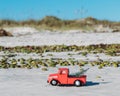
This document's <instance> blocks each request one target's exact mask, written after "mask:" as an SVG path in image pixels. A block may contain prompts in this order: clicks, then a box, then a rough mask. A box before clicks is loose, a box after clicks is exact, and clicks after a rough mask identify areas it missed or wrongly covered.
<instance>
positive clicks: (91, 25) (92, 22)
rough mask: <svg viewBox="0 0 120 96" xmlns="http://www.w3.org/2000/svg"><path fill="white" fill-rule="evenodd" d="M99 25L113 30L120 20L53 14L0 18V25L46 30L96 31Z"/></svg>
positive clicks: (117, 27)
mask: <svg viewBox="0 0 120 96" xmlns="http://www.w3.org/2000/svg"><path fill="white" fill-rule="evenodd" d="M99 25H102V26H103V27H109V28H111V29H113V32H116V31H119V30H120V22H113V21H108V20H98V19H95V18H93V17H88V18H84V19H78V20H62V19H60V18H57V17H55V16H46V17H44V18H43V19H41V20H32V19H31V20H25V21H15V20H0V27H1V28H3V27H14V26H30V27H35V28H37V29H46V30H51V31H53V30H71V29H80V30H83V31H86V30H87V31H91V30H92V31H96V30H95V28H96V27H98V26H99Z"/></svg>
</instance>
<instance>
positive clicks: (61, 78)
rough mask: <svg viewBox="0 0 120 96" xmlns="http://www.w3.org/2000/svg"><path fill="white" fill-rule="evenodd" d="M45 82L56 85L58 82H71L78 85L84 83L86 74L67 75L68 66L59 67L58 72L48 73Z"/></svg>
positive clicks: (69, 83)
mask: <svg viewBox="0 0 120 96" xmlns="http://www.w3.org/2000/svg"><path fill="white" fill-rule="evenodd" d="M47 82H48V83H49V84H51V85H53V86H56V85H58V84H59V85H63V84H68V85H71V84H72V85H75V86H77V87H79V86H83V85H85V84H86V75H81V76H76V75H69V69H68V68H59V70H58V73H56V74H50V75H49V77H48V80H47Z"/></svg>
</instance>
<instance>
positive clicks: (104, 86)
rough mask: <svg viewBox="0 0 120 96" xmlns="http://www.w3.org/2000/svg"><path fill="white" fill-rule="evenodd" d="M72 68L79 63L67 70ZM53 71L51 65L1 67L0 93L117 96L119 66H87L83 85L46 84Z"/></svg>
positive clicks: (21, 95) (8, 95)
mask: <svg viewBox="0 0 120 96" xmlns="http://www.w3.org/2000/svg"><path fill="white" fill-rule="evenodd" d="M87 67H88V66H87ZM84 68H86V67H84ZM74 69H75V70H78V67H77V66H74V67H73V66H71V67H70V70H74ZM56 71H57V68H50V69H49V71H47V72H43V71H41V70H40V69H31V70H27V69H7V70H3V69H1V70H0V77H1V78H0V94H2V96H51V95H54V96H64V95H66V96H74V95H75V96H96V95H97V96H118V94H120V91H119V88H120V74H119V73H120V68H109V67H107V68H104V69H101V70H98V69H97V67H92V68H90V69H89V70H88V71H87V72H86V73H85V74H86V75H87V84H86V86H83V87H75V86H55V87H54V86H51V85H49V84H47V83H46V80H47V76H48V74H49V73H54V72H56ZM97 77H101V78H97Z"/></svg>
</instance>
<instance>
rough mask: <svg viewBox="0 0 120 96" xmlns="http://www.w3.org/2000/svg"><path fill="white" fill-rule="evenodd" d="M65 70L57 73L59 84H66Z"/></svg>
mask: <svg viewBox="0 0 120 96" xmlns="http://www.w3.org/2000/svg"><path fill="white" fill-rule="evenodd" d="M67 75H68V74H67V72H66V70H62V71H61V73H60V75H59V80H60V83H61V84H67V77H68V76H67Z"/></svg>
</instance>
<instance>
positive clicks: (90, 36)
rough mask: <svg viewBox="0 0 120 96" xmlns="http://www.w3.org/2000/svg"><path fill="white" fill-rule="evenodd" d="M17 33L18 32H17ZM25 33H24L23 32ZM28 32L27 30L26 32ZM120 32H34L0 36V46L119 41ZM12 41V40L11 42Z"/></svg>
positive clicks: (84, 43) (109, 42)
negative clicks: (15, 35)
mask: <svg viewBox="0 0 120 96" xmlns="http://www.w3.org/2000/svg"><path fill="white" fill-rule="evenodd" d="M18 34H19V32H18ZM24 34H25V33H24ZM26 34H28V31H27V32H26ZM119 37H120V33H74V32H73V33H68V32H67V33H63V32H62V33H61V32H56V33H54V32H35V33H34V34H31V35H30V34H29V35H25V36H17V37H0V45H1V46H21V45H24V46H26V45H61V44H65V45H90V44H101V43H104V44H113V43H120V38H119ZM13 41H14V42H13Z"/></svg>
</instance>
